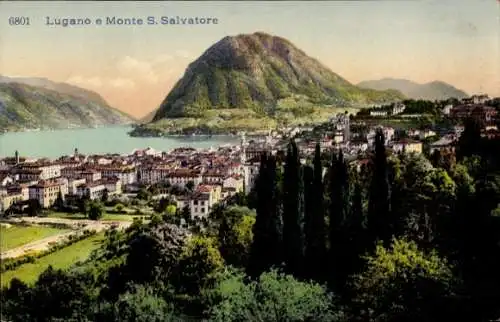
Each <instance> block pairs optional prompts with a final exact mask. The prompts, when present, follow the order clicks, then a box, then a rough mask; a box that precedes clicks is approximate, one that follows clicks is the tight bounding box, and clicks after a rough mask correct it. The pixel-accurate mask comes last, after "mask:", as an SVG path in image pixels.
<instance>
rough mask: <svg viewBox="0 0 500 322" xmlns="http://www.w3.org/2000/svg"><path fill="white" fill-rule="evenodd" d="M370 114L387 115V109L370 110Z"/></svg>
mask: <svg viewBox="0 0 500 322" xmlns="http://www.w3.org/2000/svg"><path fill="white" fill-rule="evenodd" d="M370 116H387V111H384V110H373V111H370Z"/></svg>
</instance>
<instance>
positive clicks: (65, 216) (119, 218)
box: [47, 212, 147, 221]
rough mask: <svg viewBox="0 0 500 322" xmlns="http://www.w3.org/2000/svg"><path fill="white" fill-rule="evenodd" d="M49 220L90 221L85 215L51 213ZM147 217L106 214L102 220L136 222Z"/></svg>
mask: <svg viewBox="0 0 500 322" xmlns="http://www.w3.org/2000/svg"><path fill="white" fill-rule="evenodd" d="M47 217H49V218H63V219H88V217H87V216H85V215H84V214H68V213H62V212H51V213H50V214H49V215H48V216H47ZM140 217H147V215H122V214H104V215H103V216H102V218H101V220H104V221H134V218H140Z"/></svg>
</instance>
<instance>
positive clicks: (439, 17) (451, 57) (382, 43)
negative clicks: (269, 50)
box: [0, 0, 500, 117]
mask: <svg viewBox="0 0 500 322" xmlns="http://www.w3.org/2000/svg"><path fill="white" fill-rule="evenodd" d="M113 16H114V17H121V18H134V17H135V18H136V19H138V18H143V19H146V17H148V16H152V17H155V19H160V18H161V17H162V16H168V17H175V16H181V17H211V18H217V20H218V23H217V24H211V25H162V24H156V25H135V26H124V25H121V26H110V25H104V24H103V25H96V24H95V20H96V19H99V18H102V19H105V18H106V17H113ZM10 17H25V18H29V26H28V25H24V26H22V25H11V24H9V21H10V22H13V19H12V18H11V19H9V18H10ZM47 17H49V20H50V21H55V19H57V18H89V19H90V20H91V21H92V23H91V24H90V25H86V26H70V27H61V26H53V25H46V22H47ZM499 17H500V1H498V0H428V1H425V0H420V1H419V0H408V1H405V0H403V1H401V0H400V1H395V0H393V1H376V0H375V1H369V0H367V1H322V2H314V1H304V2H299V1H294V2H287V1H276V2H264V1H261V2H246V1H235V2H233V1H226V2H212V1H210V2H208V1H207V2H203V1H201V2H195V1H189V2H84V1H82V2H75V1H71V2H58V1H50V2H42V1H40V2H38V1H37V2H28V1H26V2H22V1H16V2H5V1H2V2H0V74H1V75H6V76H16V77H19V76H22V77H46V78H49V79H51V80H53V81H58V82H67V83H71V84H74V85H77V86H80V87H84V88H88V89H91V90H95V91H96V92H98V93H99V94H101V95H102V96H103V97H104V98H105V99H106V100H107V101H108V102H109V103H110V104H111V105H112V106H113V107H116V108H119V109H121V110H123V111H125V112H127V113H130V114H131V115H133V116H136V117H141V116H144V115H146V114H147V113H149V112H151V111H152V110H154V109H156V108H157V107H158V106H159V105H160V103H161V102H162V100H163V99H164V98H165V96H166V95H167V94H168V92H169V90H170V89H171V88H172V87H173V85H174V84H175V82H177V81H178V80H179V79H180V78H181V77H182V75H183V73H184V71H185V69H186V67H187V66H188V64H189V63H190V62H192V61H193V60H195V59H196V58H197V57H199V56H200V55H201V54H202V53H203V52H204V51H205V50H206V49H207V48H208V47H210V46H211V45H212V44H214V43H215V42H217V41H218V40H220V39H222V38H223V37H225V36H228V35H229V36H230V35H237V34H241V33H253V32H257V31H262V32H266V33H269V34H273V35H276V36H281V37H284V38H287V39H288V40H290V41H291V42H292V43H294V44H295V45H296V46H297V47H298V48H300V49H302V50H303V51H304V52H306V53H307V54H308V55H309V56H311V57H314V58H316V59H318V60H319V61H321V62H322V63H323V64H324V65H326V66H327V67H329V68H330V69H331V70H332V71H334V72H335V73H337V74H339V75H340V76H342V77H344V78H345V79H347V80H348V81H350V82H352V83H358V82H360V81H362V80H371V79H380V78H384V77H393V78H405V79H409V80H412V81H416V82H419V83H425V82H429V81H434V80H441V81H445V82H448V83H450V84H452V85H454V86H456V87H458V88H460V89H463V90H465V91H466V92H468V93H469V94H477V93H486V94H489V95H490V96H500V40H499V39H500V20H499V19H500V18H499ZM27 20H28V19H25V21H27Z"/></svg>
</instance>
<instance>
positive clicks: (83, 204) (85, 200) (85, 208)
mask: <svg viewBox="0 0 500 322" xmlns="http://www.w3.org/2000/svg"><path fill="white" fill-rule="evenodd" d="M89 206H90V199H89V197H87V196H82V197H81V198H79V199H78V211H79V212H81V213H82V214H84V215H87V214H88V212H89Z"/></svg>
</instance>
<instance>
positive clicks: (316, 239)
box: [304, 143, 326, 281]
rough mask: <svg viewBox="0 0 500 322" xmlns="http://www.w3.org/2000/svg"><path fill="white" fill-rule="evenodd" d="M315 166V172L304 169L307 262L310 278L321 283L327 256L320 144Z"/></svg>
mask: <svg viewBox="0 0 500 322" xmlns="http://www.w3.org/2000/svg"><path fill="white" fill-rule="evenodd" d="M313 165H314V170H313V169H311V168H310V167H308V168H306V169H304V185H305V187H306V188H307V189H305V190H304V191H305V194H304V196H305V202H306V212H305V213H306V220H305V223H306V227H305V235H306V253H305V256H306V261H305V262H306V263H307V265H308V270H307V271H308V274H309V277H311V278H313V279H314V280H317V281H319V280H321V279H322V278H323V274H324V267H325V265H324V264H325V256H326V246H325V243H326V234H325V233H326V232H325V213H324V207H323V205H324V186H323V166H322V163H321V150H320V146H319V143H317V144H316V150H315V153H314V161H313ZM309 190H310V191H309ZM308 204H309V207H308Z"/></svg>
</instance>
